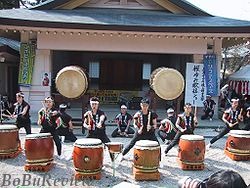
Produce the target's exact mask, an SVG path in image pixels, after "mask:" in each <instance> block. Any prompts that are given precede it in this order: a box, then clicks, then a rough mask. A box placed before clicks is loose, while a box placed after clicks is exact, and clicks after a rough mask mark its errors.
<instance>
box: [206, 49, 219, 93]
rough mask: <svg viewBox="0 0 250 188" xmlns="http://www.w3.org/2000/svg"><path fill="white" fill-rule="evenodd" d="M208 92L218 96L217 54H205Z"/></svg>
mask: <svg viewBox="0 0 250 188" xmlns="http://www.w3.org/2000/svg"><path fill="white" fill-rule="evenodd" d="M203 64H204V72H205V80H206V86H207V94H208V95H211V96H218V79H217V60H216V55H215V54H206V55H204V56H203Z"/></svg>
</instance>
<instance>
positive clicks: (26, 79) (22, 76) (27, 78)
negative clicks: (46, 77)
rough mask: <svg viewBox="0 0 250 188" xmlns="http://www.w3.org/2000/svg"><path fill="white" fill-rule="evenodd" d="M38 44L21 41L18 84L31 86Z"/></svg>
mask: <svg viewBox="0 0 250 188" xmlns="http://www.w3.org/2000/svg"><path fill="white" fill-rule="evenodd" d="M35 53H36V45H35V44H31V43H21V46H20V65H19V76H18V84H19V85H22V86H30V85H31V82H32V74H33V67H34V62H35Z"/></svg>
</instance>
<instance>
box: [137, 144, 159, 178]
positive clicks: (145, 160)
mask: <svg viewBox="0 0 250 188" xmlns="http://www.w3.org/2000/svg"><path fill="white" fill-rule="evenodd" d="M160 157H161V151H160V145H159V144H158V142H156V141H151V140H140V141H137V142H136V144H135V147H134V164H133V175H134V178H135V180H138V181H141V180H142V181H144V180H159V179H160V173H159V171H158V167H159V163H160Z"/></svg>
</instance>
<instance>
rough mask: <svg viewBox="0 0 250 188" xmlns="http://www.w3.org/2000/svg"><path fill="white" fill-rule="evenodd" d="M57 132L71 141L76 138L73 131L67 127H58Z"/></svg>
mask: <svg viewBox="0 0 250 188" xmlns="http://www.w3.org/2000/svg"><path fill="white" fill-rule="evenodd" d="M57 133H58V135H59V136H65V140H69V141H71V142H75V141H76V140H77V138H76V136H75V135H74V133H73V132H71V131H70V130H69V128H62V127H60V128H58V129H57Z"/></svg>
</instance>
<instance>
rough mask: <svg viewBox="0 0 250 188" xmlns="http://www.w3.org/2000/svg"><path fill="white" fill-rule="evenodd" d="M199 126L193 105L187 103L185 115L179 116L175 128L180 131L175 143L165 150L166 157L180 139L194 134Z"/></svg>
mask: <svg viewBox="0 0 250 188" xmlns="http://www.w3.org/2000/svg"><path fill="white" fill-rule="evenodd" d="M197 124H198V121H197V117H196V116H195V115H194V114H193V113H192V105H191V104H190V103H186V104H185V105H184V113H183V114H180V115H178V117H177V120H176V123H175V126H176V127H177V128H178V131H177V133H176V135H175V137H174V139H173V141H172V142H171V143H170V144H169V145H168V147H167V148H166V150H165V155H167V153H168V152H169V150H170V149H172V148H173V147H174V146H175V145H176V144H178V142H179V140H180V137H181V136H182V135H185V134H193V132H194V129H195V126H196V125H197Z"/></svg>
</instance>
